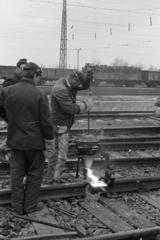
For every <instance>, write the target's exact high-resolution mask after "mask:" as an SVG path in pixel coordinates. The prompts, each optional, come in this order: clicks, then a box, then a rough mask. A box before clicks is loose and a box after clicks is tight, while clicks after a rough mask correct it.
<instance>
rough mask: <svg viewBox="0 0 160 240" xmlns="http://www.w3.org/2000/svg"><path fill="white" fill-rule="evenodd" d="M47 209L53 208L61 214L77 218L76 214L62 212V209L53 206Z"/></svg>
mask: <svg viewBox="0 0 160 240" xmlns="http://www.w3.org/2000/svg"><path fill="white" fill-rule="evenodd" d="M49 208H53V209H55V210H57V211H60V212H63V213H65V214H67V215H69V216H71V217H77V214H76V213H72V212H69V211H66V210H63V209H62V208H58V207H55V206H49Z"/></svg>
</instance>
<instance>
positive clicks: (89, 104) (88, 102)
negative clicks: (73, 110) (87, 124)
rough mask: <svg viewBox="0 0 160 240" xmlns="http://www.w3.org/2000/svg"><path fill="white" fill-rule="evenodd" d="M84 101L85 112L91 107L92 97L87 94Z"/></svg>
mask: <svg viewBox="0 0 160 240" xmlns="http://www.w3.org/2000/svg"><path fill="white" fill-rule="evenodd" d="M84 102H85V104H86V109H85V112H88V111H90V110H91V109H92V107H93V99H92V97H91V96H88V97H86V98H85V99H84Z"/></svg>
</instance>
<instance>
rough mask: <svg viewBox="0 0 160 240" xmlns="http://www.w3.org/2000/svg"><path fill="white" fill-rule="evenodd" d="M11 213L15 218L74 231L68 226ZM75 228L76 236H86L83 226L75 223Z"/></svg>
mask: <svg viewBox="0 0 160 240" xmlns="http://www.w3.org/2000/svg"><path fill="white" fill-rule="evenodd" d="M13 215H14V216H15V217H17V218H21V219H24V220H26V221H30V222H36V223H40V224H44V225H47V226H51V227H56V228H61V229H64V230H68V231H71V233H73V234H74V233H75V232H74V230H73V229H70V228H66V227H63V226H60V225H58V224H54V223H49V222H45V221H42V220H37V219H34V218H29V217H24V216H20V215H17V214H15V213H13ZM74 228H75V230H76V232H77V236H78V237H79V238H82V237H85V236H86V233H85V231H84V229H83V228H81V227H80V226H78V225H75V227H74Z"/></svg>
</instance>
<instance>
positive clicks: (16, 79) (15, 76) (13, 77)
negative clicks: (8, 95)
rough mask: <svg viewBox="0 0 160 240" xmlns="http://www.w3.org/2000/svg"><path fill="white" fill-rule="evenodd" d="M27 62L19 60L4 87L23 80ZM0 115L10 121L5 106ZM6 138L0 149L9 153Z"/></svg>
mask: <svg viewBox="0 0 160 240" xmlns="http://www.w3.org/2000/svg"><path fill="white" fill-rule="evenodd" d="M26 64H27V59H25V58H24V59H20V60H19V61H18V62H17V65H16V66H17V67H16V69H15V72H14V73H12V74H11V75H10V76H8V78H7V79H5V80H4V82H3V87H8V86H10V85H14V84H15V83H18V82H19V81H20V80H21V78H22V77H21V73H22V70H23V67H24V66H26ZM0 117H1V118H2V119H3V120H4V121H5V122H6V125H7V122H8V119H7V115H6V111H5V108H4V107H3V106H1V107H0ZM6 140H7V139H5V140H4V141H2V143H1V144H0V150H2V151H3V152H4V153H7V151H8V150H9V149H10V148H9V147H8V146H7V145H6ZM6 156H7V155H6Z"/></svg>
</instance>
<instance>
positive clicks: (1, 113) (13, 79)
mask: <svg viewBox="0 0 160 240" xmlns="http://www.w3.org/2000/svg"><path fill="white" fill-rule="evenodd" d="M20 80H21V76H20V75H18V74H16V73H13V74H11V75H10V76H9V77H8V78H7V79H6V80H4V82H3V87H8V86H10V85H13V84H15V83H18V82H19V81H20ZM0 117H1V118H2V119H3V120H5V121H6V122H8V119H7V115H6V110H5V108H4V107H2V106H0Z"/></svg>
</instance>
